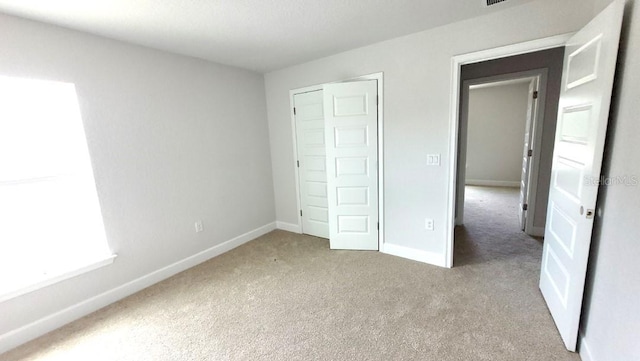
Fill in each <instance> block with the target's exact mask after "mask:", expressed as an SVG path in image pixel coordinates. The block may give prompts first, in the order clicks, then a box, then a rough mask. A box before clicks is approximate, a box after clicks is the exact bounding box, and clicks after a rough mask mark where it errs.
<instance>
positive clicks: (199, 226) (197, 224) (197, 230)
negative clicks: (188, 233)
mask: <svg viewBox="0 0 640 361" xmlns="http://www.w3.org/2000/svg"><path fill="white" fill-rule="evenodd" d="M203 230H204V227H203V226H202V221H196V233H200V232H202V231H203Z"/></svg>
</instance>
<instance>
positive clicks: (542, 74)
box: [454, 69, 547, 236]
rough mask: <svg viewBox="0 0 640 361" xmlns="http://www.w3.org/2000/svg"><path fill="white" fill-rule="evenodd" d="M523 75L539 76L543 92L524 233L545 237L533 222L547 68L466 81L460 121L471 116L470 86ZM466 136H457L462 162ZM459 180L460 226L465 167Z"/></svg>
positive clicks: (534, 129)
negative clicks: (469, 112) (536, 229)
mask: <svg viewBox="0 0 640 361" xmlns="http://www.w3.org/2000/svg"><path fill="white" fill-rule="evenodd" d="M523 78H538V79H539V83H538V88H539V89H540V90H539V91H540V95H539V98H538V105H537V110H536V113H535V116H534V119H533V121H532V124H531V131H532V132H533V140H532V145H533V156H532V161H531V164H530V165H529V182H528V183H529V184H528V190H527V194H528V196H527V199H528V200H529V203H528V204H529V208H528V211H527V212H528V215H527V221H526V224H525V233H527V234H529V235H533V236H543V234H536V232H535V229H534V228H535V227H534V225H533V219H534V217H533V214H535V212H536V207H535V206H536V202H533V201H532V199H535V198H536V195H537V188H538V182H537V179H538V173H539V169H540V158H541V147H542V126H543V120H544V110H545V99H546V88H547V69H534V70H527V71H522V72H517V73H509V74H501V75H496V76H490V77H483V78H476V79H469V80H465V81H464V82H463V85H462V88H461V91H462V92H463V93H464V94H463V96H462V98H461V99H460V101H463V102H464V100H465V99H466V102H464V104H462V109H461V114H460V117H459V121H460V122H461V123H464V118H468V115H469V114H468V101H469V87H471V86H474V85H479V84H486V83H494V82H503V81H509V80H515V79H523ZM466 126H467V124H460V125H459V126H458V127H459V128H458V131H459V132H460V133H463V132H464V131H465V128H466ZM462 138H463V139H461V138H460V137H458V140H459V141H460V140H463V141H462V142H459V143H458V150H457V153H459V154H456V155H457V158H458V159H459V160H460V161H461V163H464V161H465V160H466V155H465V153H466V137H462ZM456 176H457V179H456V187H457V190H456V192H457V193H456V207H457V208H456V211H454V212H456V217H455V224H456V225H461V224H463V219H464V186H465V184H464V182H463V181H464V178H465V174H464V167H459V169H458V174H457V175H456Z"/></svg>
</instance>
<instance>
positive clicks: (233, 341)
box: [0, 187, 579, 361]
mask: <svg viewBox="0 0 640 361" xmlns="http://www.w3.org/2000/svg"><path fill="white" fill-rule="evenodd" d="M467 198H468V203H467V205H468V206H467V207H466V212H467V225H466V226H465V227H462V228H460V229H458V230H457V233H456V254H455V265H456V267H454V268H453V269H442V268H438V267H434V266H429V265H425V264H421V263H418V262H413V261H409V260H404V259H401V258H398V257H393V256H388V255H384V254H381V253H378V252H357V251H330V250H329V249H328V241H326V240H323V239H318V238H314V237H310V236H303V235H297V234H293V233H288V232H284V231H274V232H272V233H270V234H268V235H266V236H263V237H260V238H259V239H256V240H255V241H252V242H250V243H248V244H246V245H244V246H241V247H239V248H237V249H235V250H233V251H231V252H229V253H226V254H224V255H222V256H219V257H217V258H215V259H213V260H210V261H208V262H206V263H204V264H202V265H200V266H197V267H195V268H192V269H190V270H188V271H186V272H183V273H181V274H178V275H176V276H174V277H172V278H170V279H168V280H166V281H164V282H161V283H159V284H157V285H154V286H152V287H150V288H148V289H146V290H143V291H141V292H139V293H137V294H135V295H133V296H131V297H128V298H126V299H124V300H122V301H120V302H117V303H115V304H113V305H111V306H108V307H106V308H104V309H102V310H100V311H98V312H95V313H93V314H91V315H89V316H86V317H84V318H82V319H80V320H78V321H76V322H73V323H71V324H69V325H67V326H65V327H63V328H61V329H59V330H57V331H54V332H52V333H50V334H48V335H45V336H43V337H41V338H39V339H37V340H35V341H32V342H30V343H28V344H26V345H23V346H21V347H19V348H17V349H15V350H13V351H10V352H8V353H6V354H4V355H0V359H2V360H65V361H67V360H135V361H141V360H385V361H387V360H434V361H448V360H474V361H475V360H492V361H500V360H505V361H516V360H531V361H548V360H571V361H576V360H579V357H578V356H577V355H575V354H572V353H569V352H566V351H565V350H564V347H563V344H562V341H561V340H560V337H559V335H558V333H557V331H556V330H555V328H554V325H553V321H552V320H551V317H550V316H549V313H548V312H547V309H546V307H545V304H544V301H543V300H542V297H541V295H540V292H539V291H538V286H537V283H538V272H539V263H540V254H541V243H540V241H538V240H535V239H533V238H530V237H527V236H525V235H524V234H522V233H520V232H519V231H518V227H517V217H516V216H515V211H516V203H517V193H515V192H514V191H512V190H508V189H507V190H505V189H489V188H481V187H470V188H469V189H468V197H467Z"/></svg>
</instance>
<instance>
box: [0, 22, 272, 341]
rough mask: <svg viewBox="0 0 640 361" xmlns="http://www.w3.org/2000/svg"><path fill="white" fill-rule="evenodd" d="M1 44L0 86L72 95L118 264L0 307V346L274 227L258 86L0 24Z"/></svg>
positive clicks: (165, 56)
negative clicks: (39, 86) (56, 85)
mask: <svg viewBox="0 0 640 361" xmlns="http://www.w3.org/2000/svg"><path fill="white" fill-rule="evenodd" d="M0 34H2V36H0V53H1V54H2V55H1V56H0V74H2V75H8V76H15V77H28V78H38V79H49V80H58V81H64V82H70V83H74V84H75V85H76V88H77V93H78V97H79V103H80V108H81V114H82V118H83V122H84V127H85V130H86V134H87V138H88V145H89V152H90V154H91V158H92V163H93V168H94V173H95V179H96V183H97V190H98V195H99V198H100V204H101V206H102V212H103V215H104V223H105V227H106V233H107V237H108V239H109V244H110V246H111V249H112V250H113V251H115V252H116V253H117V254H118V258H117V259H116V261H115V263H113V264H112V265H110V266H107V267H105V268H101V269H98V270H95V271H91V272H89V273H86V274H83V275H81V276H78V277H75V278H72V279H69V280H66V281H63V282H61V283H58V284H55V285H53V286H49V287H46V288H44V289H41V290H39V291H36V292H32V293H29V294H26V295H23V296H20V297H17V298H14V299H11V300H8V301H5V302H2V303H0V315H2V316H1V317H0V318H1V319H2V321H1V322H0V335H5V334H6V333H8V332H10V331H12V330H15V329H17V328H19V327H21V326H24V325H26V324H29V323H30V322H33V321H36V320H38V319H41V318H43V317H45V316H49V315H52V314H54V313H55V312H58V311H60V310H63V309H65V308H67V307H69V306H72V305H75V304H77V303H78V302H81V301H85V300H87V299H90V298H91V297H93V296H96V295H98V294H101V293H103V292H105V291H108V290H111V289H114V288H115V287H118V286H121V285H124V284H126V283H127V282H130V281H132V280H134V279H136V278H138V277H141V276H144V275H147V274H149V273H151V272H154V271H157V270H159V269H161V268H163V267H165V266H168V265H170V264H172V263H174V262H177V261H180V260H182V259H184V258H187V257H189V256H192V255H194V254H197V253H198V252H200V251H203V250H205V249H208V248H210V247H213V246H214V245H218V244H220V243H222V242H224V241H227V240H230V239H232V238H234V237H236V236H239V235H241V234H243V233H245V232H248V231H250V230H253V229H256V228H258V227H261V226H264V225H266V224H269V223H272V222H273V221H274V220H275V212H274V202H273V184H272V181H271V180H272V175H271V166H270V164H271V161H270V155H269V135H268V129H267V121H266V101H265V95H264V78H263V76H262V75H260V74H257V73H253V72H249V71H245V70H239V69H235V68H231V67H226V66H221V65H216V64H213V63H209V62H205V61H201V60H197V59H194V58H188V57H184V56H178V55H172V54H169V53H165V52H161V51H156V50H151V49H148V48H144V47H140V46H134V45H128V44H125V43H121V42H117V41H113V40H108V39H105V38H100V37H97V36H92V35H88V34H85V33H80V32H75V31H71V30H66V29H63V28H60V27H55V26H50V25H45V24H42V23H37V22H32V21H27V20H23V19H19V18H16V17H10V16H5V15H0ZM197 219H202V221H203V223H204V232H202V233H198V234H196V233H195V231H194V221H195V220H197Z"/></svg>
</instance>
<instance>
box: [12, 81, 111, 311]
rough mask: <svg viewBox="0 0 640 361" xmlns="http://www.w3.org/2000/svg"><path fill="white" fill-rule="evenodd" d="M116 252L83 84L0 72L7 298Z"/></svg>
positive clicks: (106, 260)
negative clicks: (91, 147)
mask: <svg viewBox="0 0 640 361" xmlns="http://www.w3.org/2000/svg"><path fill="white" fill-rule="evenodd" d="M113 257H114V256H113V255H112V252H111V251H110V249H109V247H108V244H107V240H106V236H105V232H104V225H103V222H102V214H101V212H100V206H99V203H98V196H97V192H96V187H95V182H94V178H93V171H92V168H91V162H90V158H89V152H88V148H87V142H86V138H85V134H84V128H83V125H82V119H81V116H80V110H79V106H78V99H77V96H76V91H75V86H74V85H73V84H69V83H61V82H54V81H43V80H33V79H22V78H11V77H5V76H0V300H2V299H7V298H10V297H13V296H16V295H18V294H22V293H25V292H28V291H30V290H33V289H36V288H39V287H41V286H43V285H46V284H50V283H52V282H55V281H57V280H60V279H63V278H66V277H70V276H72V275H74V274H77V273H78V272H81V271H83V270H87V269H90V268H95V267H97V266H99V265H102V264H106V263H111V262H112V260H113Z"/></svg>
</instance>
